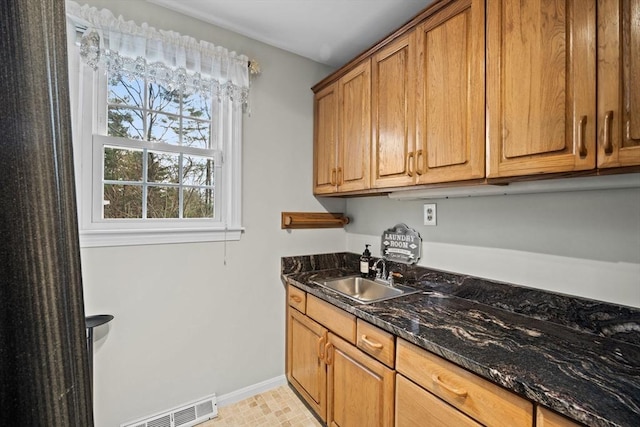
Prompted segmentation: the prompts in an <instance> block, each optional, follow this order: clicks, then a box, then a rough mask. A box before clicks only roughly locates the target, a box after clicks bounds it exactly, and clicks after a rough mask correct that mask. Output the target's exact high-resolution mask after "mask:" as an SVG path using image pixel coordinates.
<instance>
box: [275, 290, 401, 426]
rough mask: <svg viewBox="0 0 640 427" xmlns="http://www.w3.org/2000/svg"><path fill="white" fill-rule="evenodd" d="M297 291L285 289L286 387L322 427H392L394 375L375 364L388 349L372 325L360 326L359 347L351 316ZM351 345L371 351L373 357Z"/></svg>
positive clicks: (354, 324) (380, 365) (377, 363)
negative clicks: (325, 426) (362, 339)
mask: <svg viewBox="0 0 640 427" xmlns="http://www.w3.org/2000/svg"><path fill="white" fill-rule="evenodd" d="M299 292H300V291H299V290H298V289H296V288H294V287H291V286H289V289H288V290H287V293H288V298H287V299H288V301H289V302H288V305H287V362H286V365H287V366H286V372H287V379H288V380H289V382H290V383H291V385H292V386H293V387H294V388H295V389H296V390H297V391H298V393H299V394H300V396H302V398H303V399H304V400H305V401H306V402H307V403H308V404H309V406H310V407H311V408H312V409H313V410H314V411H315V412H316V414H317V415H318V416H319V417H320V418H321V419H322V420H323V421H325V422H326V423H327V425H328V426H336V427H338V426H339V427H361V426H372V427H375V426H379V427H389V426H392V425H393V407H394V388H395V383H394V380H395V371H394V370H393V369H392V368H389V367H387V366H385V365H384V364H383V363H382V362H381V361H379V360H376V357H378V356H376V355H378V354H379V357H380V358H383V359H385V360H388V352H387V351H386V349H387V348H388V347H389V345H390V344H389V343H387V342H385V341H384V340H383V339H382V338H383V335H378V334H377V332H378V331H376V328H375V327H374V326H372V325H368V327H366V326H365V325H361V326H360V328H361V330H362V331H365V332H366V333H364V332H363V333H361V335H363V336H364V338H365V341H362V342H363V344H361V340H357V341H356V336H355V334H356V319H355V317H354V316H353V315H351V314H349V313H347V312H345V311H343V310H341V309H339V308H337V307H334V306H332V305H331V304H328V303H326V302H324V301H322V300H319V299H318V298H315V297H314V296H312V295H306V297H305V296H304V295H300V294H299ZM292 296H293V298H292ZM302 302H305V303H306V304H303V303H302ZM365 328H366V329H365ZM380 332H382V331H380ZM361 338H362V337H361ZM356 344H358V345H368V346H370V347H372V349H371V350H369V351H371V353H373V354H374V356H373V357H372V356H370V355H368V354H367V353H365V352H364V351H362V350H360V349H359V348H358V347H357V346H356Z"/></svg>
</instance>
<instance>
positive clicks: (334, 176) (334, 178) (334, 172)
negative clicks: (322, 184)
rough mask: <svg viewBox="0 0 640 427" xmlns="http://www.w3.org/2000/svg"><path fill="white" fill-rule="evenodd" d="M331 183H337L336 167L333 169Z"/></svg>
mask: <svg viewBox="0 0 640 427" xmlns="http://www.w3.org/2000/svg"><path fill="white" fill-rule="evenodd" d="M329 184H331V185H336V184H337V182H336V168H333V169H331V180H330V181H329Z"/></svg>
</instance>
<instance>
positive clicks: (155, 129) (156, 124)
mask: <svg viewBox="0 0 640 427" xmlns="http://www.w3.org/2000/svg"><path fill="white" fill-rule="evenodd" d="M148 117H149V123H148V126H149V135H148V136H149V141H162V142H164V143H166V144H174V145H178V144H180V137H179V135H178V134H179V132H180V122H179V120H178V118H177V117H175V116H168V115H166V114H160V113H149V116H148Z"/></svg>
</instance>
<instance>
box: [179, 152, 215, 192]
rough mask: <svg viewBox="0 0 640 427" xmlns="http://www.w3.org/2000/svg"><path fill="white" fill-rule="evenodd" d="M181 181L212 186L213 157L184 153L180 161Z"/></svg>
mask: <svg viewBox="0 0 640 427" xmlns="http://www.w3.org/2000/svg"><path fill="white" fill-rule="evenodd" d="M182 183H183V184H184V185H197V186H205V185H208V186H213V159H211V158H207V157H197V156H187V155H185V156H184V157H183V162H182Z"/></svg>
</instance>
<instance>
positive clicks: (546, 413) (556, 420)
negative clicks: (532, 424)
mask: <svg viewBox="0 0 640 427" xmlns="http://www.w3.org/2000/svg"><path fill="white" fill-rule="evenodd" d="M581 425H582V424H578V423H577V422H575V421H572V420H570V419H569V418H567V417H564V416H562V415H560V414H556V413H555V412H553V411H551V410H549V409H547V408H543V407H542V406H538V407H537V409H536V427H580V426H581Z"/></svg>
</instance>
